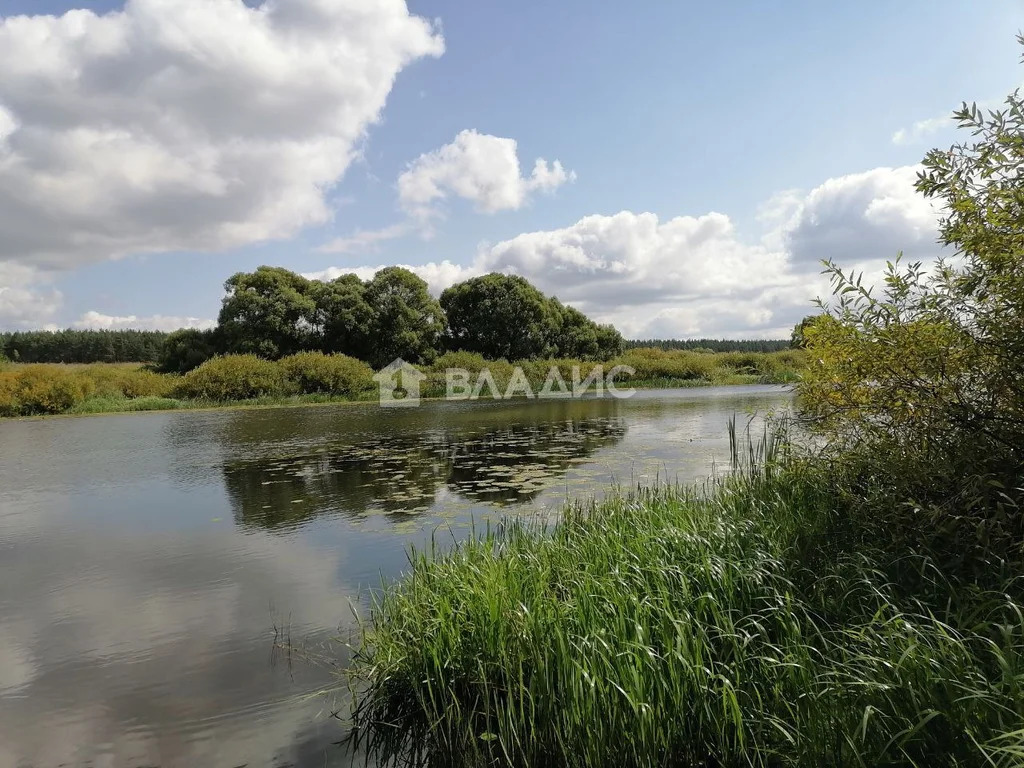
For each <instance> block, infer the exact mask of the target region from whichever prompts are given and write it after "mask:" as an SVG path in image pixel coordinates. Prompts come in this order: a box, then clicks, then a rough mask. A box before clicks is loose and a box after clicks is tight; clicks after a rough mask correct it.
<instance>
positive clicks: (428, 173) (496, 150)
mask: <svg viewBox="0 0 1024 768" xmlns="http://www.w3.org/2000/svg"><path fill="white" fill-rule="evenodd" d="M575 177H576V176H575V174H574V173H572V172H567V171H566V170H565V168H563V167H562V164H561V163H560V162H559V161H558V160H555V161H554V162H553V163H548V162H547V161H546V160H544V159H542V158H539V159H538V160H537V161H536V162H535V164H534V168H533V173H532V174H531V175H530V176H528V177H524V176H523V175H522V173H521V171H520V168H519V156H518V153H517V145H516V141H515V139H506V138H501V137H500V136H491V135H489V134H486V133H477V132H476V131H474V130H466V131H462V132H460V133H459V134H458V135H457V136H456V137H455V140H454V141H452V142H451V143H450V144H445V145H444V146H443V147H441V148H440V149H436V150H434V151H433V152H427V153H426V154H423V155H420V156H419V157H418V158H417V159H416V160H414V161H413V162H412V163H410V164H409V167H408V168H407V169H406V170H405V172H403V173H402V174H401V176H399V177H398V197H399V201H400V203H401V204H402V207H403V208H404V209H405V210H406V211H407V212H408V213H410V214H411V215H414V216H416V217H418V218H429V217H430V215H432V214H433V213H434V212H435V210H434V207H433V206H434V205H435V204H436V203H437V202H438V201H441V200H445V199H446V198H448V197H449V196H451V195H454V196H456V197H461V198H463V199H465V200H469V201H471V202H472V203H474V204H475V205H476V207H477V209H478V210H480V211H483V212H485V213H494V212H496V211H501V210H516V209H519V208H521V207H522V206H523V205H524V204H525V203H526V201H527V200H528V198H529V195H530V193H531V192H533V191H536V190H540V191H544V192H549V191H552V190H554V189H557V188H558V187H560V186H561V185H562V184H565V183H566V182H567V181H571V180H573V179H575Z"/></svg>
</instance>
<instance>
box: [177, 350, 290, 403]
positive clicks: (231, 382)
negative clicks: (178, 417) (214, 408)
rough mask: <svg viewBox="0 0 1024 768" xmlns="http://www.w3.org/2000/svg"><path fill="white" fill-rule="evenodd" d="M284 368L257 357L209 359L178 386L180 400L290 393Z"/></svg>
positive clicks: (238, 397) (188, 374)
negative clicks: (183, 398) (181, 398)
mask: <svg viewBox="0 0 1024 768" xmlns="http://www.w3.org/2000/svg"><path fill="white" fill-rule="evenodd" d="M289 391H290V390H289V387H288V381H287V380H286V378H285V375H284V369H283V368H281V366H279V365H277V364H276V363H273V362H271V361H269V360H264V359H262V358H260V357H256V355H225V356H223V357H215V358H213V359H212V360H207V361H206V362H205V363H203V364H202V365H200V366H199V367H198V368H195V369H193V370H191V371H189V372H188V373H186V374H185V375H184V376H183V377H182V378H181V381H180V382H179V383H178V385H177V386H176V387H175V393H176V394H177V396H178V397H186V398H191V399H197V400H247V399H249V398H253V397H262V396H266V395H282V394H286V393H287V392H289Z"/></svg>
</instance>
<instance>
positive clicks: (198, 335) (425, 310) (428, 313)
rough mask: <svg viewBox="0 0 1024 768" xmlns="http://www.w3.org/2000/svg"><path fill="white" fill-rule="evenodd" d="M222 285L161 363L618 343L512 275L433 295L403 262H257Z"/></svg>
mask: <svg viewBox="0 0 1024 768" xmlns="http://www.w3.org/2000/svg"><path fill="white" fill-rule="evenodd" d="M224 288H225V291H226V295H225V296H224V299H223V302H222V305H221V309H220V314H219V316H218V322H217V327H216V328H214V329H212V330H209V331H200V330H194V329H186V330H181V331H175V332H174V333H172V334H170V336H169V337H168V338H167V341H166V343H165V345H164V348H163V352H162V354H161V356H160V367H161V368H162V369H163V370H165V371H177V372H182V373H183V372H186V371H188V370H191V369H192V368H194V367H196V366H197V365H199V364H200V363H202V362H203V361H204V360H207V359H209V358H210V357H212V356H214V355H217V354H254V355H258V356H260V357H263V358H266V359H270V360H276V359H279V358H282V357H286V356H288V355H293V354H296V353H298V352H308V351H314V352H324V353H328V354H333V353H341V354H345V355H348V356H350V357H354V358H358V359H360V360H364V361H366V362H368V363H369V364H370V365H372V366H374V367H375V368H379V367H381V366H384V365H387V364H388V363H390V362H391V361H392V360H394V359H395V358H397V357H401V358H403V359H404V360H407V361H409V362H413V363H427V364H429V363H431V362H432V361H433V360H434V359H436V358H437V356H438V355H440V354H443V353H444V352H447V351H465V352H475V353H478V354H480V355H483V356H484V357H485V358H488V359H492V360H495V359H500V358H504V359H506V360H526V359H535V358H547V357H563V358H574V359H581V360H607V359H610V358H612V357H614V356H615V355H618V354H620V353H621V352H622V350H623V344H624V342H623V339H622V335H621V334H620V333H619V332H618V331H617V330H616V329H615V328H614V327H613V326H611V325H601V324H598V323H595V322H594V321H593V320H591V319H590V318H588V317H587V316H586V315H584V314H583V313H582V312H580V311H579V310H577V309H574V308H573V307H570V306H567V305H565V304H562V303H561V302H560V301H559V300H558V299H556V298H554V297H550V296H545V295H544V294H543V293H541V292H540V291H539V290H538V289H537V288H536V287H534V286H533V285H531V284H530V283H529V282H528V281H527V280H525V279H524V278H522V277H518V276H515V275H503V274H497V273H494V274H489V275H483V276H481V277H474V278H471V279H469V280H466V281H464V282H461V283H458V284H456V285H453V286H452V287H451V288H448V289H447V290H445V291H444V292H443V293H442V294H441V297H440V299H435V298H434V297H433V296H431V295H430V292H429V291H428V290H427V284H426V282H424V281H423V280H422V279H421V278H420V277H418V276H417V275H415V274H414V273H412V272H411V271H409V270H407V269H403V268H402V267H386V268H384V269H382V270H380V271H379V272H377V274H375V275H374V276H373V277H372V278H371V279H369V280H362V279H360V278H359V277H358V276H357V275H354V274H347V275H342V276H340V277H338V278H336V279H334V280H331V281H327V282H322V281H319V280H310V279H307V278H305V277H303V276H302V275H299V274H296V273H295V272H292V271H290V270H287V269H284V268H283V267H266V266H264V267H259V268H257V269H256V270H254V271H252V272H239V273H237V274H235V275H233V276H232V277H230V278H229V279H228V280H227V282H226V283H225V284H224Z"/></svg>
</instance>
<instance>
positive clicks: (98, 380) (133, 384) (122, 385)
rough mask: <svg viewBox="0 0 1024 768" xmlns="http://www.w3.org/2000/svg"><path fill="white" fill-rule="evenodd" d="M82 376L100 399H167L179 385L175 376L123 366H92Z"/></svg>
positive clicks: (86, 368)
mask: <svg viewBox="0 0 1024 768" xmlns="http://www.w3.org/2000/svg"><path fill="white" fill-rule="evenodd" d="M81 375H82V376H85V377H86V378H87V379H89V380H90V381H92V382H93V385H94V388H95V393H96V394H97V395H98V396H100V397H121V396H123V397H127V398H129V399H133V398H136V397H167V396H168V395H169V394H170V393H171V392H172V391H173V389H174V387H175V385H176V383H177V379H176V378H175V377H173V376H170V375H167V374H160V373H154V372H153V371H148V370H146V369H144V368H132V367H128V366H123V365H103V364H100V365H90V366H87V367H85V368H83V369H81Z"/></svg>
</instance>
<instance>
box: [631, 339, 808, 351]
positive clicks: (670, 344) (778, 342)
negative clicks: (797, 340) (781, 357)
mask: <svg viewBox="0 0 1024 768" xmlns="http://www.w3.org/2000/svg"><path fill="white" fill-rule="evenodd" d="M623 344H624V347H625V349H637V348H639V347H643V348H647V349H663V350H666V351H668V350H675V349H685V350H691V351H692V350H698V351H707V352H781V351H782V350H784V349H789V348H790V347H791V346H792V345H791V343H790V341H789V340H788V339H633V340H630V341H625V342H623Z"/></svg>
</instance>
